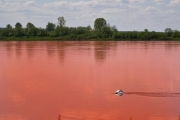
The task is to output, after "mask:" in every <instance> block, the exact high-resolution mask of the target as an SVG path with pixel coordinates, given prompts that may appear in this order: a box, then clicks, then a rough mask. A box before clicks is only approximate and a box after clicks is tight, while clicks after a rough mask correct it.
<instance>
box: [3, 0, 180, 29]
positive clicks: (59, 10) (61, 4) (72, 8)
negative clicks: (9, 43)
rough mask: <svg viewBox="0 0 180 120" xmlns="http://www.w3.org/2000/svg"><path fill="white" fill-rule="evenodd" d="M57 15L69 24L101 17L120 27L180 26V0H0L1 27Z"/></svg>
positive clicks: (54, 18)
mask: <svg viewBox="0 0 180 120" xmlns="http://www.w3.org/2000/svg"><path fill="white" fill-rule="evenodd" d="M59 16H64V18H65V19H66V21H67V22H66V26H71V27H77V26H88V25H91V27H92V28H93V25H94V20H95V19H96V18H100V17H102V18H104V19H106V21H107V22H108V23H110V25H116V27H117V29H118V30H120V31H127V30H130V31H132V30H138V31H140V30H144V29H145V28H147V29H148V30H150V31H152V30H155V31H164V29H165V28H168V27H170V28H172V29H177V30H180V0H66V1H65V0H0V27H5V26H6V25H7V24H11V25H12V26H13V27H14V25H15V23H16V22H20V23H21V24H22V25H23V27H25V26H26V24H27V22H32V23H33V24H34V25H35V26H36V27H43V28H44V27H45V26H46V25H47V23H48V22H53V23H57V18H58V17H59Z"/></svg>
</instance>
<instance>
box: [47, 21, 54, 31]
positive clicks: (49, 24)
mask: <svg viewBox="0 0 180 120" xmlns="http://www.w3.org/2000/svg"><path fill="white" fill-rule="evenodd" d="M55 27H56V25H55V24H54V23H50V22H48V24H47V25H46V30H47V31H49V32H50V31H53V30H55Z"/></svg>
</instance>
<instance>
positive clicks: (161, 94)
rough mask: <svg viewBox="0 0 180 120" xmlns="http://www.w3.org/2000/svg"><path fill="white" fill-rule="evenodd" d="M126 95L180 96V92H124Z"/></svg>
mask: <svg viewBox="0 0 180 120" xmlns="http://www.w3.org/2000/svg"><path fill="white" fill-rule="evenodd" d="M124 95H139V96H147V97H180V93H167V92H124Z"/></svg>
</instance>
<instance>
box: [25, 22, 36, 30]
mask: <svg viewBox="0 0 180 120" xmlns="http://www.w3.org/2000/svg"><path fill="white" fill-rule="evenodd" d="M34 27H35V26H34V25H33V24H32V23H30V22H28V23H27V25H26V28H27V29H30V28H34Z"/></svg>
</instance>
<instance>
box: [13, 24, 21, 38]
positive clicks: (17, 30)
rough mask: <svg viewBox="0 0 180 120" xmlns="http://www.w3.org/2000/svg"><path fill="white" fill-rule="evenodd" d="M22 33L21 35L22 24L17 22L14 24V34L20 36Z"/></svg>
mask: <svg viewBox="0 0 180 120" xmlns="http://www.w3.org/2000/svg"><path fill="white" fill-rule="evenodd" d="M22 35H23V32H22V24H21V23H19V22H17V23H16V24H15V36H18V37H20V36H22Z"/></svg>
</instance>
